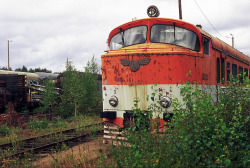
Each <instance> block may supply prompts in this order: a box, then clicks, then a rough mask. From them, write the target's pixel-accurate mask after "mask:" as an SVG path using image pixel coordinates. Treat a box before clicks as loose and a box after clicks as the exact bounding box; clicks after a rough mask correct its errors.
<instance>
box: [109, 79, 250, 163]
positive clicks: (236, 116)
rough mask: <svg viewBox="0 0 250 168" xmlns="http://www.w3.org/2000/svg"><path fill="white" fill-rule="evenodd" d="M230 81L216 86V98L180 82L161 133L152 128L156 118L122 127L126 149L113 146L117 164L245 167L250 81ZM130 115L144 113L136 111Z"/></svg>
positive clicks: (248, 156) (249, 151) (249, 155)
mask: <svg viewBox="0 0 250 168" xmlns="http://www.w3.org/2000/svg"><path fill="white" fill-rule="evenodd" d="M234 83H235V82H234ZM234 83H231V84H229V85H228V86H227V87H226V88H225V89H222V90H220V92H219V95H218V96H219V102H214V100H213V98H212V97H211V95H210V94H209V93H206V92H204V91H202V90H201V89H195V87H194V85H191V84H190V83H187V84H186V85H184V87H183V88H182V89H181V94H182V96H183V101H180V100H177V99H175V100H173V107H174V114H175V115H174V117H173V118H172V120H171V122H169V123H168V125H169V127H168V128H165V133H164V134H163V135H160V134H159V133H157V127H155V130H156V131H153V132H152V130H151V128H152V126H156V125H157V120H155V121H154V122H152V121H151V123H150V125H151V127H148V128H146V127H143V128H142V127H141V128H140V129H138V126H139V125H138V123H140V122H136V124H135V125H133V126H131V127H130V128H129V129H127V130H126V131H124V136H126V137H127V138H128V142H129V146H130V147H127V145H126V143H123V144H121V145H120V146H118V147H117V146H112V148H111V152H112V155H113V157H114V159H116V163H117V165H118V166H119V167H247V164H249V159H250V145H249V143H248V142H249V125H250V123H249V105H250V98H249V95H250V93H249V91H250V90H249V80H248V79H245V86H244V87H242V86H240V85H234ZM236 83H238V82H236ZM152 100H153V99H152ZM155 104H156V106H157V104H158V102H157V101H156V102H155ZM156 110H157V108H156ZM134 113H137V114H143V113H145V112H143V111H140V110H139V109H137V110H136V111H134ZM142 118H143V117H141V118H140V117H139V119H140V120H141V119H142ZM137 121H138V120H137ZM155 122H156V123H155ZM142 125H143V124H142ZM150 131H151V133H150Z"/></svg>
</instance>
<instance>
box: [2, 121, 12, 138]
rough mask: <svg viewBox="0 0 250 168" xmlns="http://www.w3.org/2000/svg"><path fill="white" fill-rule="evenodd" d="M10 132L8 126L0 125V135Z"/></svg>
mask: <svg viewBox="0 0 250 168" xmlns="http://www.w3.org/2000/svg"><path fill="white" fill-rule="evenodd" d="M10 133H11V131H10V128H9V127H8V126H7V125H5V124H3V125H1V126H0V135H1V136H6V135H9V134H10Z"/></svg>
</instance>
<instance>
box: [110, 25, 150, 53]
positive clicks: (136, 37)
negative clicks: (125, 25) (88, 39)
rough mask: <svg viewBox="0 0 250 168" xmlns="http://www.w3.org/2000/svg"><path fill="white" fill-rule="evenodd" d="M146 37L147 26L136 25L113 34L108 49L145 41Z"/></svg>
mask: <svg viewBox="0 0 250 168" xmlns="http://www.w3.org/2000/svg"><path fill="white" fill-rule="evenodd" d="M146 39H147V26H138V27H133V28H130V29H126V30H121V32H120V33H118V34H116V35H114V36H113V37H112V39H111V41H110V49H111V50H116V49H119V48H122V47H126V46H130V45H134V44H141V43H145V42H146Z"/></svg>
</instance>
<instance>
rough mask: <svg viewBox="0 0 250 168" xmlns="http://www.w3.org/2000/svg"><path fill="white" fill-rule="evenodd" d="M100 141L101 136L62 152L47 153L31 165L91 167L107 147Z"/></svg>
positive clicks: (47, 167) (45, 167)
mask: <svg viewBox="0 0 250 168" xmlns="http://www.w3.org/2000/svg"><path fill="white" fill-rule="evenodd" d="M102 141H103V138H102V137H100V138H98V139H95V140H93V141H90V142H85V143H83V144H80V145H78V146H74V147H72V148H70V149H67V150H64V151H62V152H57V153H55V154H48V155H47V156H46V157H44V158H42V159H39V160H37V161H34V162H33V164H32V166H34V167H39V168H49V167H75V165H79V167H92V166H91V165H93V164H96V163H94V162H96V160H97V159H98V158H99V157H100V156H101V153H103V152H104V151H105V149H106V147H107V146H106V145H105V144H103V142H102ZM77 167H78V166H77Z"/></svg>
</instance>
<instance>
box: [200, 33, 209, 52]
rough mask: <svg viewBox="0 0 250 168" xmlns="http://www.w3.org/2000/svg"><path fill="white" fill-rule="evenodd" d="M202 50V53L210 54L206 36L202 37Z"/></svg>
mask: <svg viewBox="0 0 250 168" xmlns="http://www.w3.org/2000/svg"><path fill="white" fill-rule="evenodd" d="M202 44H203V51H204V54H206V55H210V40H209V39H208V38H205V37H203V43H202Z"/></svg>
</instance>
